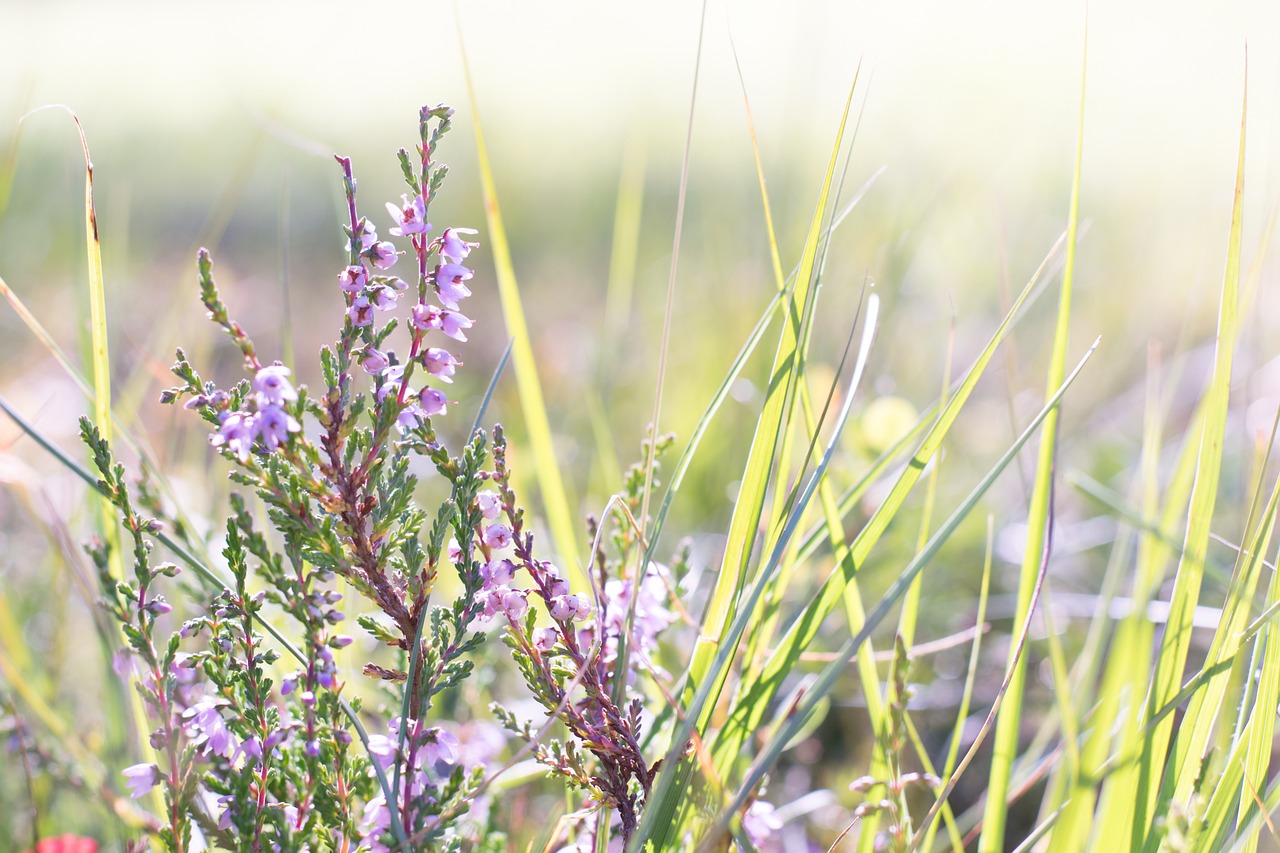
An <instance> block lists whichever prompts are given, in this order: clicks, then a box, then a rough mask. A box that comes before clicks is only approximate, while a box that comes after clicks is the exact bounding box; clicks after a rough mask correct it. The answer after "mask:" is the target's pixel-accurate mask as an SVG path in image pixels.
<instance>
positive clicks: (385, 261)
mask: <svg viewBox="0 0 1280 853" xmlns="http://www.w3.org/2000/svg"><path fill="white" fill-rule="evenodd" d="M368 256H369V260H370V261H372V262H373V265H374V266H375V267H377V268H378V269H380V270H389V269H391V267H392V266H393V265H394V264H395V262H396V261H397V260H398V259H399V258H400V253H399V252H397V251H396V247H395V246H393V245H391V244H390V243H387V242H382V243H374V244H373V246H371V247H370V249H369V252H368Z"/></svg>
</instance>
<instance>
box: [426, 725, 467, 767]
mask: <svg viewBox="0 0 1280 853" xmlns="http://www.w3.org/2000/svg"><path fill="white" fill-rule="evenodd" d="M458 748H459V743H458V739H457V738H456V737H454V736H453V735H451V734H449V733H448V732H446V731H445V730H444V729H442V728H439V727H433V728H429V729H427V730H426V731H424V732H423V733H422V746H421V749H422V755H423V758H425V759H426V761H427V763H428V764H456V763H457V761H458V759H457V753H456V750H457V749H458Z"/></svg>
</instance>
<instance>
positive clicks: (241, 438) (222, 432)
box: [209, 412, 256, 462]
mask: <svg viewBox="0 0 1280 853" xmlns="http://www.w3.org/2000/svg"><path fill="white" fill-rule="evenodd" d="M219 418H220V419H221V421H222V426H220V427H218V431H217V432H215V433H214V434H213V435H211V436H209V443H210V444H212V445H213V446H214V447H222V446H223V445H226V447H227V449H228V450H230V451H231V452H232V453H234V454H235V455H236V458H237V459H239V460H240V461H241V462H248V461H249V452H250V451H251V450H253V434H254V432H255V431H256V427H255V425H254V417H253V415H250V414H248V413H246V412H223V413H222V414H221V415H219Z"/></svg>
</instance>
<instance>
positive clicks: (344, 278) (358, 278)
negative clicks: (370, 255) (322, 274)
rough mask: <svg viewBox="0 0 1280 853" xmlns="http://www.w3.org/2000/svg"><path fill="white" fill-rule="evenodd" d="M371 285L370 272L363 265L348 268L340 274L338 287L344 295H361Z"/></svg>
mask: <svg viewBox="0 0 1280 853" xmlns="http://www.w3.org/2000/svg"><path fill="white" fill-rule="evenodd" d="M368 283H369V271H368V270H366V269H365V268H364V265H363V264H357V265H356V266H354V267H347V268H346V269H345V270H343V271H342V272H340V273H338V287H340V288H341V289H342V292H343V293H359V292H360V291H361V290H363V289H364V286H365V285H366V284H368Z"/></svg>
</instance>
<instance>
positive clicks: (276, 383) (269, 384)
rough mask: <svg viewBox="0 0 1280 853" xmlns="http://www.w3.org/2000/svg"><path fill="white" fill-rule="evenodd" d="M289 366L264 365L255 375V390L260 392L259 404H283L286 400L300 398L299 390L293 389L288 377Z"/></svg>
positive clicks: (290, 400)
mask: <svg viewBox="0 0 1280 853" xmlns="http://www.w3.org/2000/svg"><path fill="white" fill-rule="evenodd" d="M288 375H289V368H287V367H285V366H284V365H283V364H273V365H271V366H270V367H264V368H262V369H261V370H259V371H258V373H257V375H256V376H254V377H253V390H254V391H256V392H257V394H258V405H260V406H281V405H284V403H285V402H286V401H288V402H292V401H294V400H296V399H298V392H297V391H295V390H293V386H292V385H291V384H289V380H288V379H287V378H286V377H287V376H288Z"/></svg>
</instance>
